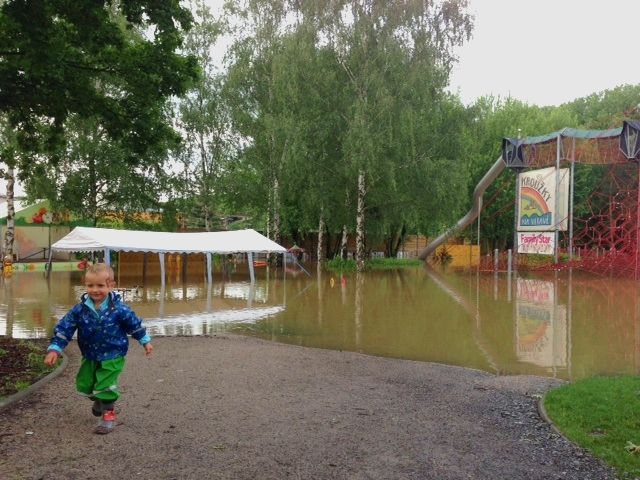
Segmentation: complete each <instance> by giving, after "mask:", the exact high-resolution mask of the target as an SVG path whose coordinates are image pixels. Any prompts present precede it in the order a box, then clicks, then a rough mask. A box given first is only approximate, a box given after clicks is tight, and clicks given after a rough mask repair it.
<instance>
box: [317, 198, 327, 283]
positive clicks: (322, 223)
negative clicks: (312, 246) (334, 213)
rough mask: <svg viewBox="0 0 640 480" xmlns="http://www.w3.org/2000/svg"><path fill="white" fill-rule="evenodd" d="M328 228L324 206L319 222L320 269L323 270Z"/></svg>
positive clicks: (318, 254) (318, 255)
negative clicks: (325, 239)
mask: <svg viewBox="0 0 640 480" xmlns="http://www.w3.org/2000/svg"><path fill="white" fill-rule="evenodd" d="M325 230H326V224H325V221H324V208H321V209H320V221H319V222H318V251H317V257H318V271H320V270H322V264H323V263H324V231H325Z"/></svg>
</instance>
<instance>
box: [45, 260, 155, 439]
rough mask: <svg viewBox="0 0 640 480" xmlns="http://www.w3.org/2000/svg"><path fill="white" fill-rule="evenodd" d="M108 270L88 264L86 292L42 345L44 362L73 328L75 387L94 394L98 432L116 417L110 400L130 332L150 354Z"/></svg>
mask: <svg viewBox="0 0 640 480" xmlns="http://www.w3.org/2000/svg"><path fill="white" fill-rule="evenodd" d="M113 283H114V282H113V270H112V269H111V267H109V266H108V265H106V264H104V263H96V264H94V265H89V266H88V267H87V270H86V273H85V276H84V284H85V287H86V288H87V293H85V294H83V295H82V297H81V299H80V303H78V304H77V305H75V306H74V307H73V308H72V309H71V310H69V312H68V313H67V314H66V315H65V316H64V317H63V318H62V319H61V320H60V321H59V322H58V324H57V325H56V326H55V328H54V331H53V332H54V336H53V338H52V339H51V344H50V345H49V348H47V355H46V356H45V358H44V363H45V364H47V365H50V366H52V365H54V364H55V363H56V361H57V360H58V357H59V356H60V355H62V351H63V350H64V348H65V347H66V346H67V344H68V343H69V341H70V340H71V339H72V338H73V334H74V333H75V331H76V330H77V331H78V346H79V347H80V351H81V352H82V363H81V364H80V370H79V371H78V374H77V376H76V388H77V390H78V392H79V393H80V394H81V395H84V396H87V397H88V398H89V399H91V400H93V401H94V402H93V407H92V408H91V411H92V413H93V414H94V415H95V416H96V417H99V416H102V418H101V419H100V424H99V425H98V426H97V427H96V429H95V430H94V432H95V433H98V434H106V433H110V432H112V431H113V429H114V427H115V423H116V414H115V410H114V404H115V401H116V400H117V399H118V398H119V397H120V393H119V392H118V377H119V376H120V374H121V373H122V369H123V368H124V357H125V355H126V354H127V349H128V346H129V340H128V339H127V335H131V336H132V337H133V338H135V339H136V340H137V341H138V342H140V344H141V345H142V346H143V347H144V350H145V352H146V355H147V356H149V355H151V352H152V351H153V345H151V337H150V336H149V335H147V332H146V330H145V328H144V326H143V325H142V321H141V320H140V319H139V318H138V317H137V316H136V314H135V313H134V312H133V310H131V308H129V307H128V306H126V305H125V304H124V303H122V302H121V300H120V296H119V295H117V294H115V293H113V292H112V291H111V289H112V288H113Z"/></svg>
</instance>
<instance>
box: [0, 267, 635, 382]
mask: <svg viewBox="0 0 640 480" xmlns="http://www.w3.org/2000/svg"><path fill="white" fill-rule="evenodd" d="M220 273H222V272H220ZM145 280H146V282H145V283H146V285H143V282H142V279H141V278H137V277H135V276H130V277H126V276H124V275H123V276H122V278H120V286H121V287H122V291H123V294H124V295H125V299H126V301H127V302H128V303H129V304H130V305H131V306H132V307H133V308H134V309H135V310H136V312H137V313H138V314H139V315H140V316H142V317H143V318H144V319H145V322H146V324H147V325H148V327H149V329H150V331H151V333H152V334H154V335H202V334H212V333H217V332H234V333H242V334H248V335H255V336H259V337H262V338H267V339H271V340H275V341H281V342H287V343H293V344H297V345H305V346H312V347H321V348H330V349H336V350H352V351H359V352H363V353H368V354H374V355H382V356H389V357H398V358H406V359H413V360H421V361H435V362H441V363H447V364H452V365H461V366H467V367H473V368H478V369H482V370H485V371H489V372H494V373H496V374H534V375H545V376H554V377H559V378H567V379H577V378H582V377H586V376H592V375H597V374H636V373H638V371H639V370H640V320H639V310H638V293H639V292H638V287H639V286H638V283H637V282H634V281H631V280H620V279H611V278H594V277H591V276H587V275H585V274H580V273H577V272H561V273H557V272H556V273H547V274H541V275H535V276H534V275H523V274H520V275H514V276H513V278H510V277H509V276H507V275H506V274H505V275H503V274H500V275H494V274H489V275H483V274H480V273H479V272H473V273H470V274H454V273H449V272H444V271H438V270H431V269H415V270H398V271H391V272H372V273H366V274H335V273H328V272H320V273H319V272H314V274H313V275H312V276H311V277H309V276H307V275H292V274H291V275H290V274H289V273H288V274H287V276H286V277H285V276H284V275H283V271H282V270H281V269H262V270H260V271H259V272H257V280H256V283H255V284H251V283H250V282H249V281H248V274H247V272H242V271H239V272H226V273H225V274H216V275H215V276H214V283H213V285H211V284H207V283H206V282H205V281H204V279H203V278H201V276H195V278H191V277H189V276H187V278H186V279H185V280H184V281H183V279H182V278H180V277H176V278H173V277H170V278H169V279H168V281H167V283H166V284H165V285H162V284H161V282H159V280H158V279H156V280H155V283H154V282H153V281H152V280H151V281H150V279H149V278H146V279H145ZM83 290H84V289H83V287H82V284H81V278H80V276H79V275H77V274H75V273H65V272H53V274H52V278H51V281H50V282H47V281H46V280H45V279H44V278H43V276H42V275H41V274H38V273H22V272H20V273H19V274H17V275H14V276H13V277H12V278H10V279H5V280H4V281H3V283H2V285H1V288H0V334H3V335H8V336H14V337H43V336H48V335H50V331H51V329H52V327H53V325H54V324H55V321H56V319H57V318H60V317H61V316H62V315H63V314H64V313H66V311H67V310H68V309H69V308H70V307H71V306H72V305H73V304H74V303H75V302H76V301H77V298H78V297H79V295H80V294H81V293H82V292H83Z"/></svg>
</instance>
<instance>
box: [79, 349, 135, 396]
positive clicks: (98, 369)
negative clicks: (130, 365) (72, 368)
mask: <svg viewBox="0 0 640 480" xmlns="http://www.w3.org/2000/svg"><path fill="white" fill-rule="evenodd" d="M123 369H124V357H117V358H114V359H113V360H105V361H103V362H96V361H93V360H87V359H85V358H83V359H82V363H81V364H80V370H78V375H76V389H77V390H78V392H79V393H80V394H81V395H86V396H88V397H89V398H90V399H92V400H100V401H102V402H105V403H112V402H115V401H116V400H117V399H118V398H119V397H120V392H118V377H119V376H120V374H121V373H122V370H123Z"/></svg>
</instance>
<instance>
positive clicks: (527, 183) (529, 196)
mask: <svg viewBox="0 0 640 480" xmlns="http://www.w3.org/2000/svg"><path fill="white" fill-rule="evenodd" d="M568 172H569V170H568V169H566V168H563V169H560V172H559V175H558V173H557V172H556V169H555V168H553V167H550V168H542V169H540V170H532V171H529V172H524V173H521V174H520V176H519V183H518V196H519V208H518V231H538V232H541V231H542V232H544V231H553V230H556V229H557V230H566V225H567V221H566V220H567V203H568V191H569V189H568V188H567V187H568V180H569V175H568ZM558 176H559V177H560V188H559V193H560V201H559V204H558V205H557V207H558V212H556V201H557V199H556V178H557V177H558ZM556 214H557V215H558V219H559V221H558V219H556Z"/></svg>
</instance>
